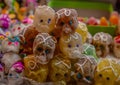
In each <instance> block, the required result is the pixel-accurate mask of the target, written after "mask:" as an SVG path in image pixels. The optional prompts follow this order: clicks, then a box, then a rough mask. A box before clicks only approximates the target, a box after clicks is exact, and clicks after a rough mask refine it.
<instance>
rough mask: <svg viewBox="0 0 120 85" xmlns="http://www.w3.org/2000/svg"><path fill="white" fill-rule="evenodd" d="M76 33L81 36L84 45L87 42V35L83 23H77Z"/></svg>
mask: <svg viewBox="0 0 120 85" xmlns="http://www.w3.org/2000/svg"><path fill="white" fill-rule="evenodd" d="M76 32H78V33H79V34H80V35H81V37H82V42H83V43H85V42H86V40H87V35H88V29H87V26H86V25H85V24H84V23H82V22H79V24H78V27H77V29H76Z"/></svg>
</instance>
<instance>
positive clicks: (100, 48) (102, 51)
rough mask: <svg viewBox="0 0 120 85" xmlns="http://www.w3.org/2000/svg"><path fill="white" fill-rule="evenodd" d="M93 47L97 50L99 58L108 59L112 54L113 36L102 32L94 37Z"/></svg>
mask: <svg viewBox="0 0 120 85" xmlns="http://www.w3.org/2000/svg"><path fill="white" fill-rule="evenodd" d="M93 45H94V46H95V48H96V54H97V56H98V57H106V56H107V55H108V54H109V53H110V47H111V45H112V36H111V35H110V34H108V33H104V32H100V33H96V34H95V35H94V36H93Z"/></svg>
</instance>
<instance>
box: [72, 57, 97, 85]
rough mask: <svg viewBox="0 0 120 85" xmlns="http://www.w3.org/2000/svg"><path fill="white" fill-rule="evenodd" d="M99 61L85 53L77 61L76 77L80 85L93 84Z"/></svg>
mask: <svg viewBox="0 0 120 85" xmlns="http://www.w3.org/2000/svg"><path fill="white" fill-rule="evenodd" d="M96 66H97V61H96V59H95V58H94V57H92V56H87V55H83V56H81V58H79V60H78V62H77V63H75V74H74V78H75V80H76V81H77V83H78V84H79V85H93V82H94V71H95V67H96Z"/></svg>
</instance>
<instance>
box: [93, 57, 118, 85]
mask: <svg viewBox="0 0 120 85" xmlns="http://www.w3.org/2000/svg"><path fill="white" fill-rule="evenodd" d="M94 80H95V85H120V66H119V64H118V63H117V60H115V59H113V58H103V59H101V60H100V61H99V63H98V65H97V68H96V71H95V76H94Z"/></svg>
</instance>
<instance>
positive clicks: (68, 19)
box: [53, 8, 78, 38]
mask: <svg viewBox="0 0 120 85" xmlns="http://www.w3.org/2000/svg"><path fill="white" fill-rule="evenodd" d="M77 16H78V14H77V12H76V10H75V9H68V8H63V9H60V10H58V11H57V12H56V27H55V29H54V31H53V34H54V36H55V37H56V38H59V37H60V36H61V35H67V34H71V33H74V32H75V30H76V29H77V26H78V21H77Z"/></svg>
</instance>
